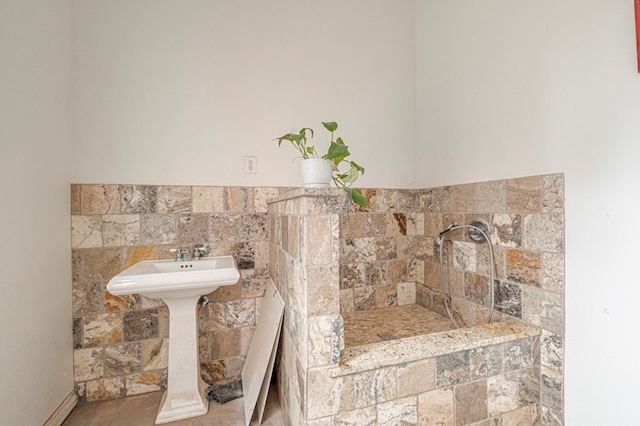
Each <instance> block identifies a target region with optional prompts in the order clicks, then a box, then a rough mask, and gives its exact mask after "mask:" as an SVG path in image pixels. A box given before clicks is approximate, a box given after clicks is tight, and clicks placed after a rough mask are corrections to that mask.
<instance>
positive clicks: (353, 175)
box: [342, 167, 360, 183]
mask: <svg viewBox="0 0 640 426" xmlns="http://www.w3.org/2000/svg"><path fill="white" fill-rule="evenodd" d="M359 177H360V172H359V171H358V169H354V168H353V167H352V168H350V169H349V171H348V172H347V173H346V175H345V177H343V178H342V180H344V181H345V182H348V183H353V182H355V181H357V180H358V178H359Z"/></svg>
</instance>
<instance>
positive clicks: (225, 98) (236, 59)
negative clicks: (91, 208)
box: [73, 0, 415, 187]
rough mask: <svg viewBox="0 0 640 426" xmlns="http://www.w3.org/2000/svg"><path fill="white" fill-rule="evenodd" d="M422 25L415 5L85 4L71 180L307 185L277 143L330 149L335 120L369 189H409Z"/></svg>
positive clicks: (360, 1) (77, 44) (78, 43)
mask: <svg viewBox="0 0 640 426" xmlns="http://www.w3.org/2000/svg"><path fill="white" fill-rule="evenodd" d="M414 22H415V21H414V2H412V1H405V2H398V1H395V0H350V1H347V2H345V1H341V0H326V1H322V2H309V1H292V0H269V1H260V2H256V1H251V0H234V1H228V0H210V1H180V2H176V1H174V0H137V1H131V0H110V1H104V2H96V1H93V2H87V1H76V2H75V10H74V21H73V27H74V68H73V69H74V79H73V82H74V117H75V119H74V121H75V126H74V149H73V153H74V160H73V181H74V182H77V183H152V184H189V185H299V184H300V183H301V180H300V177H299V173H298V168H299V165H298V163H297V162H296V163H293V162H292V160H293V158H295V157H296V151H294V150H293V148H292V147H286V148H285V147H283V148H281V149H280V150H278V148H277V143H276V142H274V141H273V139H274V138H275V137H277V136H280V135H282V134H284V133H287V132H290V131H294V130H295V131H297V130H298V129H300V128H301V127H312V128H314V129H315V130H316V131H317V136H316V138H315V139H314V140H315V141H316V143H317V144H318V145H320V146H322V147H323V149H324V150H326V147H327V146H328V145H327V142H328V138H327V137H328V133H326V131H325V130H324V129H323V128H322V127H321V124H320V122H321V121H337V122H338V124H339V125H340V129H339V130H342V132H341V133H340V134H341V135H342V136H343V138H344V139H345V141H346V143H347V144H348V145H349V146H350V147H351V151H352V154H353V155H352V159H353V160H355V161H357V162H359V163H361V164H362V165H364V166H365V168H366V174H365V176H364V177H363V178H362V179H361V180H360V181H359V182H358V183H359V184H360V185H362V186H389V187H407V186H411V185H412V184H413V179H414V176H415V171H414V161H413V158H414V153H415V151H414V149H415V145H414V117H415V102H414V96H415V63H414V59H415V28H414ZM249 154H250V155H255V156H257V157H258V173H257V174H256V175H250V174H245V173H244V171H243V157H244V156H245V155H249Z"/></svg>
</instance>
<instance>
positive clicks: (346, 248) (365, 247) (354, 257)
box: [340, 238, 376, 263]
mask: <svg viewBox="0 0 640 426" xmlns="http://www.w3.org/2000/svg"><path fill="white" fill-rule="evenodd" d="M340 254H341V256H342V259H341V262H342V263H358V262H373V261H375V258H376V245H375V239H374V238H347V239H343V240H340Z"/></svg>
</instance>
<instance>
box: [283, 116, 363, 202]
mask: <svg viewBox="0 0 640 426" xmlns="http://www.w3.org/2000/svg"><path fill="white" fill-rule="evenodd" d="M322 125H323V126H324V128H325V129H327V130H328V131H329V132H330V133H331V141H330V143H329V149H328V150H327V153H326V154H324V155H322V156H320V154H318V151H316V148H315V146H314V145H309V144H308V139H311V138H313V129H310V128H308V127H304V128H302V129H300V131H299V132H298V133H287V134H286V135H282V136H280V137H279V138H276V139H275V140H277V141H278V146H281V145H282V142H283V141H289V142H291V144H292V145H293V146H294V148H295V149H297V150H298V152H299V153H300V156H301V157H302V163H303V164H302V166H301V168H302V171H303V174H304V173H305V172H306V171H308V170H310V169H314V168H316V167H320V168H322V167H325V169H324V170H323V171H321V174H324V175H325V177H326V183H324V182H320V181H319V180H318V178H311V181H308V182H305V187H307V188H318V187H327V186H329V182H330V181H331V180H333V182H334V183H335V185H336V186H337V187H338V188H342V189H344V190H345V191H347V192H349V193H350V194H351V199H352V200H353V202H354V203H356V204H357V205H359V206H361V207H367V205H368V204H369V199H368V198H367V197H366V196H365V195H364V194H363V193H362V191H361V190H360V189H357V188H352V187H351V185H352V184H353V183H354V182H355V181H356V180H358V178H359V177H360V176H361V175H363V174H364V167H362V166H360V165H359V164H358V163H356V162H355V161H350V160H347V159H346V158H347V157H349V156H350V155H351V153H350V152H349V147H348V146H347V145H345V143H344V141H343V140H342V138H340V137H338V138H335V139H334V133H335V131H336V130H337V129H338V123H336V122H335V121H327V122H322ZM322 164H324V166H323V165H322ZM343 164H344V165H347V166H348V167H349V169H348V170H346V171H344V172H343V171H340V166H341V165H343ZM303 179H305V178H304V175H303Z"/></svg>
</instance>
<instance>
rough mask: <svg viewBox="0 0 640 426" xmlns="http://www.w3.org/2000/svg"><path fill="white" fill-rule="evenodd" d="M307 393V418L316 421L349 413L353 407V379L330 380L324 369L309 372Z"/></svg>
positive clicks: (339, 378) (346, 377)
mask: <svg viewBox="0 0 640 426" xmlns="http://www.w3.org/2000/svg"><path fill="white" fill-rule="evenodd" d="M307 380H308V383H313V386H309V388H308V392H307V396H308V399H307V407H308V412H307V416H308V418H309V419H317V418H322V417H326V416H329V415H332V414H338V413H341V412H344V411H351V410H353V409H354V408H355V407H354V384H353V377H351V376H345V377H337V378H331V377H328V376H327V372H326V370H325V369H318V370H309V372H308V378H307Z"/></svg>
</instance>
